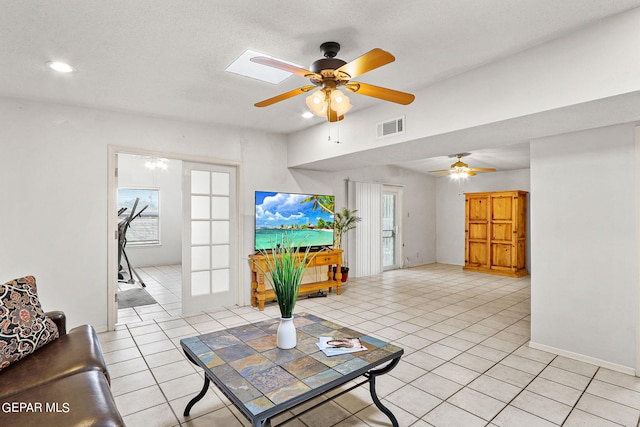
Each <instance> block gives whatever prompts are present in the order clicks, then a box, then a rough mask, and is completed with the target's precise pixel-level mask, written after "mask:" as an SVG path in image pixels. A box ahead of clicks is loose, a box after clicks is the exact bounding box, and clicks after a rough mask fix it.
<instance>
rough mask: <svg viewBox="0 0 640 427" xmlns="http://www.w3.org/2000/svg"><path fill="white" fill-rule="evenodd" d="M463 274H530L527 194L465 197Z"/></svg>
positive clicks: (505, 193)
mask: <svg viewBox="0 0 640 427" xmlns="http://www.w3.org/2000/svg"><path fill="white" fill-rule="evenodd" d="M465 205H466V207H465V253H464V270H470V271H480V272H484V273H491V274H500V275H503V276H511V277H522V276H526V275H528V274H529V273H528V272H527V256H526V250H527V192H526V191H520V190H516V191H499V192H487V193H465Z"/></svg>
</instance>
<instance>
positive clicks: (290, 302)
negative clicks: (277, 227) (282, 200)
mask: <svg viewBox="0 0 640 427" xmlns="http://www.w3.org/2000/svg"><path fill="white" fill-rule="evenodd" d="M271 246H272V248H271V250H270V251H266V250H261V251H260V253H261V254H262V256H263V257H264V259H265V264H266V271H265V269H263V268H262V266H260V264H258V263H256V266H257V267H258V268H259V269H260V270H261V271H262V273H263V274H264V275H265V277H266V279H267V281H268V282H269V283H270V284H271V288H272V289H273V292H274V293H275V295H276V299H277V301H278V306H279V307H280V314H281V315H282V317H283V318H290V317H292V316H293V309H294V308H295V306H296V301H297V299H298V289H299V288H300V282H301V281H302V276H303V274H304V270H305V267H306V264H307V262H308V261H310V260H311V259H312V257H313V256H315V254H314V255H310V253H309V249H310V247H306V249H304V250H303V249H302V247H301V246H300V245H299V244H295V243H294V242H293V239H292V238H291V237H290V236H288V235H287V234H286V233H285V234H283V235H282V237H281V239H280V241H279V243H277V244H275V245H274V244H273V242H272V244H271Z"/></svg>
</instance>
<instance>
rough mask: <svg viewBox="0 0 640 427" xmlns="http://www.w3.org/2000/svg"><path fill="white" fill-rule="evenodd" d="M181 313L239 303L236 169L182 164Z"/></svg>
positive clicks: (196, 311)
mask: <svg viewBox="0 0 640 427" xmlns="http://www.w3.org/2000/svg"><path fill="white" fill-rule="evenodd" d="M182 185H183V187H182V195H183V196H182V209H183V225H182V236H183V244H182V313H183V314H193V313H198V312H201V311H205V310H210V309H212V308H215V307H223V306H230V305H234V304H236V303H237V278H236V271H237V256H236V254H237V253H238V251H237V239H238V237H237V230H238V224H237V218H238V208H237V200H236V199H237V197H236V169H235V168H234V167H230V166H222V165H211V164H200V163H188V162H183V179H182Z"/></svg>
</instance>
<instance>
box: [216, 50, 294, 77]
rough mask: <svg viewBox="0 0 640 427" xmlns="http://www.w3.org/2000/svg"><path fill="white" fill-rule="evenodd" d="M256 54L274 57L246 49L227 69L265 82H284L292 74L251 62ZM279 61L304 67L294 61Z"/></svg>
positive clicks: (229, 71)
mask: <svg viewBox="0 0 640 427" xmlns="http://www.w3.org/2000/svg"><path fill="white" fill-rule="evenodd" d="M254 56H266V57H267V58H273V57H272V56H269V55H265V54H264V53H260V52H255V51H253V50H246V51H245V52H244V53H243V54H242V55H240V56H239V57H238V59H236V60H235V61H233V62H232V63H231V65H229V66H228V67H227V68H226V69H225V71H226V72H228V73H233V74H239V75H241V76H245V77H251V78H252V79H258V80H262V81H263V82H267V83H273V84H278V83H281V82H283V81H284V80H285V79H286V78H287V77H289V76H291V73H289V72H288V71H283V70H279V69H277V68H273V67H267V66H266V65H262V64H258V63H256V62H251V58H253V57H254ZM273 59H277V60H278V61H282V62H285V63H287V64H290V65H293V66H295V67H298V68H302V65H299V64H294V63H293V62H289V61H284V60H282V59H278V58H273Z"/></svg>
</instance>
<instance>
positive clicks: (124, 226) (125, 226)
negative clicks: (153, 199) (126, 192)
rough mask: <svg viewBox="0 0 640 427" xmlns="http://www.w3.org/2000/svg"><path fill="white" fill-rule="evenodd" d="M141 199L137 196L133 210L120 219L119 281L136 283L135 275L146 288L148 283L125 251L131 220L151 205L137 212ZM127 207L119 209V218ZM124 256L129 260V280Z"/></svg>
mask: <svg viewBox="0 0 640 427" xmlns="http://www.w3.org/2000/svg"><path fill="white" fill-rule="evenodd" d="M139 201H140V198H139V197H137V198H136V201H135V202H134V203H133V208H132V209H131V212H129V215H128V216H126V217H124V218H121V219H120V220H119V221H118V282H123V283H136V280H135V279H134V276H135V277H136V278H137V279H138V283H140V285H141V286H142V287H143V288H144V287H146V286H147V285H145V284H144V281H143V280H142V278H141V277H140V275H139V274H138V272H137V271H136V270H135V268H133V266H132V265H131V262H129V257H128V256H127V252H126V251H125V247H126V246H127V231H128V230H129V226H130V225H131V222H132V221H133V220H134V219H136V218H138V217H139V216H140V215H141V214H142V212H144V211H145V209H147V208H148V207H149V205H147V206H145V207H143V208H142V209H140V210H139V211H138V212H137V213H136V209H137V207H138V202H139ZM127 209H128V208H120V209H118V218H120V216H121V215H122V214H124V213H125V212H126V211H127ZM123 257H124V260H125V261H126V262H127V269H128V270H129V280H125V278H124V274H122V270H123V269H124V268H123V267H122V258H123Z"/></svg>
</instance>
